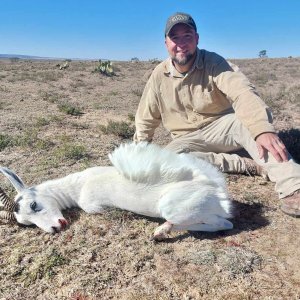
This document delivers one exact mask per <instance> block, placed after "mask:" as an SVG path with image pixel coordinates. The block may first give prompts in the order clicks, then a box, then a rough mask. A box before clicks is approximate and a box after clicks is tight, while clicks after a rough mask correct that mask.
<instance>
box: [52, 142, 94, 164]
mask: <svg viewBox="0 0 300 300" xmlns="http://www.w3.org/2000/svg"><path fill="white" fill-rule="evenodd" d="M63 139H64V138H63ZM54 156H55V157H56V158H58V160H60V161H61V160H64V159H69V160H80V159H84V158H88V153H87V150H86V148H85V147H84V146H83V145H78V144H73V143H72V142H70V141H67V140H66V141H63V143H62V145H61V146H60V147H59V148H58V149H56V151H55V152H54Z"/></svg>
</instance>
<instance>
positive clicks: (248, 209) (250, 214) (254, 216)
mask: <svg viewBox="0 0 300 300" xmlns="http://www.w3.org/2000/svg"><path fill="white" fill-rule="evenodd" d="M232 203H233V215H234V217H233V218H232V219H230V221H231V222H232V223H233V226H234V227H233V229H231V230H226V231H217V232H203V231H189V232H187V233H184V234H181V235H178V236H176V237H174V238H169V239H167V240H166V241H165V242H168V243H172V242H176V241H180V240H183V239H185V238H187V237H189V236H193V237H194V238H196V239H209V240H213V239H219V238H221V237H226V236H233V235H236V234H239V233H240V232H243V231H253V230H256V229H259V228H262V227H265V226H267V225H268V224H269V223H270V222H269V221H268V219H267V218H265V217H264V216H263V213H264V212H265V211H267V210H271V209H272V210H273V208H268V207H265V206H263V205H262V204H260V203H251V204H249V203H240V202H237V201H234V200H233V201H232Z"/></svg>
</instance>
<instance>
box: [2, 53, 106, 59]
mask: <svg viewBox="0 0 300 300" xmlns="http://www.w3.org/2000/svg"><path fill="white" fill-rule="evenodd" d="M12 58H14V59H16V58H17V59H52V60H66V59H71V60H99V58H95V59H89V58H71V57H45V56H33V55H23V54H0V59H12ZM101 60H108V59H106V58H101Z"/></svg>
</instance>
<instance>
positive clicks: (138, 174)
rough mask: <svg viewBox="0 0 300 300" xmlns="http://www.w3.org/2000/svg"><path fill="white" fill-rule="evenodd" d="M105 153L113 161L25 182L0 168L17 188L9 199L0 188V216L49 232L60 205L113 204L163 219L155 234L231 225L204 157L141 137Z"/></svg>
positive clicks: (95, 208)
mask: <svg viewBox="0 0 300 300" xmlns="http://www.w3.org/2000/svg"><path fill="white" fill-rule="evenodd" d="M109 158H110V160H111V162H112V164H113V166H108V167H93V168H88V169H86V170H84V171H82V172H78V173H74V174H70V175H68V176H66V177H64V178H61V179H54V180H49V181H45V182H43V183H41V184H39V185H36V186H33V187H30V188H27V187H25V185H24V183H23V181H22V180H21V179H20V177H19V176H18V175H16V174H15V173H14V172H13V171H11V170H9V169H7V168H4V167H2V168H0V171H1V172H2V173H3V174H4V175H5V176H6V177H7V178H8V179H9V180H10V182H11V183H12V184H13V186H14V187H15V189H16V190H17V195H16V197H15V199H14V201H13V200H11V199H9V198H8V197H7V195H6V194H5V193H4V191H3V190H1V189H0V200H2V205H3V207H4V209H6V211H4V210H2V211H0V216H1V217H2V218H5V219H10V220H12V219H14V220H15V221H17V222H18V223H21V224H24V225H31V224H35V225H37V226H38V227H40V228H42V229H43V230H45V231H47V232H50V233H55V232H59V231H60V230H62V229H64V228H65V227H66V226H67V224H68V223H67V221H66V219H65V218H64V217H63V215H62V213H61V211H62V210H64V209H67V208H71V207H80V208H81V209H83V210H84V211H85V212H87V213H101V212H102V211H103V210H104V209H105V207H117V208H120V209H124V210H128V211H132V212H134V213H137V214H141V215H145V216H150V217H157V218H162V219H165V220H166V222H165V223H163V224H162V225H161V226H159V227H157V229H156V230H155V232H154V235H153V238H154V239H156V240H162V239H164V238H166V237H167V234H168V233H169V232H170V231H171V230H191V231H218V230H227V229H232V228H233V225H232V223H231V222H230V221H228V220H227V218H230V217H231V214H230V210H231V202H230V200H229V198H228V195H227V190H226V183H225V180H224V178H223V175H222V174H221V173H220V172H219V171H218V170H217V169H215V168H214V167H213V166H212V165H210V164H209V163H207V162H205V161H203V160H200V159H198V158H196V157H194V156H192V155H191V154H185V153H183V154H176V153H173V152H170V151H169V150H166V149H162V148H160V147H159V146H157V145H154V144H147V143H138V144H135V143H130V144H124V145H121V146H120V147H118V148H117V149H116V150H115V151H114V152H113V153H112V154H110V155H109Z"/></svg>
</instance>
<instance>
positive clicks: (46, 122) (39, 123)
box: [35, 117, 50, 127]
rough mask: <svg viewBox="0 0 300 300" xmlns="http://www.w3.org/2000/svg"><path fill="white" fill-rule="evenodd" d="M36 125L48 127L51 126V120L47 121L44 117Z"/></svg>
mask: <svg viewBox="0 0 300 300" xmlns="http://www.w3.org/2000/svg"><path fill="white" fill-rule="evenodd" d="M35 124H36V126H37V127H43V126H47V125H49V124H50V120H49V119H46V118H44V117H39V118H37V119H36V122H35Z"/></svg>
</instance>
